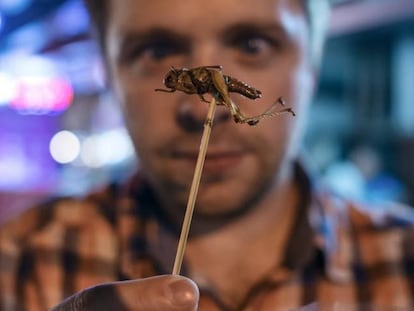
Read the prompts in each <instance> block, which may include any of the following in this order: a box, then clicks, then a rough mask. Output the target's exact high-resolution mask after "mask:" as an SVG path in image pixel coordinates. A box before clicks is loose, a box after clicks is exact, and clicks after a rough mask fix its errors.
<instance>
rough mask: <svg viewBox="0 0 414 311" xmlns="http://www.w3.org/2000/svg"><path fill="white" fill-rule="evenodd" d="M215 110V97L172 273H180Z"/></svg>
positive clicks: (204, 134)
mask: <svg viewBox="0 0 414 311" xmlns="http://www.w3.org/2000/svg"><path fill="white" fill-rule="evenodd" d="M215 111H216V99H215V98H214V97H213V99H212V100H211V101H210V104H209V107H208V112H207V117H206V121H205V122H204V129H203V135H202V137H201V143H200V150H199V152H198V158H197V164H196V167H195V171H194V175H193V181H192V183H191V188H190V194H189V197H188V201H187V208H186V210H185V215H184V221H183V225H182V228H181V235H180V240H179V241H178V247H177V253H176V255H175V261H174V267H173V272H172V274H174V275H177V274H180V270H181V265H182V262H183V258H184V252H185V247H186V245H187V239H188V233H189V231H190V225H191V219H192V217H193V212H194V206H195V201H196V197H197V193H198V187H199V185H200V179H201V172H202V170H203V165H204V159H205V158H206V153H207V146H208V141H209V139H210V133H211V129H212V127H213V119H214V113H215Z"/></svg>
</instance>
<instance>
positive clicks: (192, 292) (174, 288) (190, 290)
mask: <svg viewBox="0 0 414 311" xmlns="http://www.w3.org/2000/svg"><path fill="white" fill-rule="evenodd" d="M168 286H169V288H170V290H171V292H172V296H173V300H174V304H176V305H180V306H192V305H196V304H197V301H198V289H197V288H196V286H195V284H192V283H191V282H190V281H189V280H185V279H178V280H175V281H173V282H171V283H170V284H169V285H168Z"/></svg>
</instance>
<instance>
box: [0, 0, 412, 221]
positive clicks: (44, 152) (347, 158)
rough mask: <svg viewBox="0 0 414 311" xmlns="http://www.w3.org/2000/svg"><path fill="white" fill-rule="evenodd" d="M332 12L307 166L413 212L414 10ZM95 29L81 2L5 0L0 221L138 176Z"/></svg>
mask: <svg viewBox="0 0 414 311" xmlns="http://www.w3.org/2000/svg"><path fill="white" fill-rule="evenodd" d="M315 1H319V0H315ZM334 2H335V8H334V12H333V16H332V20H331V27H330V33H329V39H328V42H327V44H326V54H325V57H324V60H323V64H322V74H321V82H320V86H319V89H318V93H317V96H316V99H315V103H314V105H313V107H312V111H311V118H310V122H309V124H308V131H307V136H306V139H305V146H304V147H305V152H306V157H307V158H308V162H309V163H310V165H311V166H312V167H313V168H314V169H315V171H317V172H319V173H320V174H321V175H322V177H323V180H324V181H325V182H326V183H327V184H328V185H329V186H331V187H332V188H333V189H335V190H336V191H338V192H339V193H343V194H346V195H348V196H352V197H354V198H356V199H362V200H367V201H372V200H397V201H399V202H403V203H409V204H414V164H413V163H412V162H413V160H412V159H413V158H414V0H354V1H350V0H342V1H339V0H337V1H334ZM89 23H90V21H89V18H88V16H87V13H86V11H85V9H84V7H83V5H82V2H81V1H80V0H0V221H1V220H4V219H6V218H8V217H11V216H12V215H13V214H15V213H18V212H19V211H21V210H22V209H24V208H26V207H27V206H28V205H33V202H36V201H38V200H41V199H43V198H45V197H48V196H49V195H51V194H53V195H55V194H56V195H73V194H75V195H78V194H79V195H81V194H83V193H85V192H86V191H88V190H90V189H93V188H96V187H99V185H101V184H103V183H106V182H108V181H111V180H120V179H122V178H126V177H127V176H129V175H130V174H131V173H132V172H133V170H134V167H135V165H136V163H135V158H134V152H133V148H132V145H131V142H130V140H129V138H128V135H127V133H126V131H125V129H124V128H123V123H122V118H121V115H120V113H119V111H118V110H117V107H116V105H115V104H114V103H113V101H112V100H111V96H110V94H108V93H107V92H106V89H105V85H106V78H105V73H104V70H103V65H102V62H101V58H100V55H99V50H98V47H97V45H96V43H95V42H94V41H93V40H92V39H91V37H90V35H89V26H90V25H89Z"/></svg>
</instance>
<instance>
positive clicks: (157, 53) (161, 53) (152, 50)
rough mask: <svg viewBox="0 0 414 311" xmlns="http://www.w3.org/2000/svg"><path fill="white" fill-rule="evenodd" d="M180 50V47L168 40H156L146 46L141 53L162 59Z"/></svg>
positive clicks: (155, 58)
mask: <svg viewBox="0 0 414 311" xmlns="http://www.w3.org/2000/svg"><path fill="white" fill-rule="evenodd" d="M179 52H180V49H179V47H178V46H176V45H174V44H171V43H167V42H155V43H151V44H147V45H146V46H144V47H143V48H142V53H141V54H142V56H146V57H149V58H152V59H154V60H162V59H164V58H166V57H169V56H172V55H175V54H177V53H179Z"/></svg>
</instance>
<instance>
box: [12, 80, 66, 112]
mask: <svg viewBox="0 0 414 311" xmlns="http://www.w3.org/2000/svg"><path fill="white" fill-rule="evenodd" d="M16 89H17V90H16V96H15V97H14V98H13V99H12V100H11V102H10V104H9V105H10V107H11V108H12V109H14V110H17V111H19V112H21V113H23V114H49V113H60V112H63V111H65V110H66V109H67V108H68V107H69V106H70V105H71V104H72V100H73V89H72V86H71V85H70V84H69V82H67V81H66V80H64V79H61V78H46V77H43V78H21V79H19V80H18V82H17V88H16Z"/></svg>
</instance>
